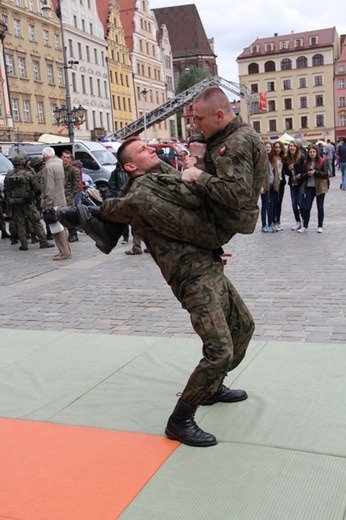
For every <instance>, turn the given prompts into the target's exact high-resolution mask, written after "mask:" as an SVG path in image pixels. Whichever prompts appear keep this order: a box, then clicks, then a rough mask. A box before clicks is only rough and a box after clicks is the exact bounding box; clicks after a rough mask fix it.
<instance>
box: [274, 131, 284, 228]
mask: <svg viewBox="0 0 346 520" xmlns="http://www.w3.org/2000/svg"><path fill="white" fill-rule="evenodd" d="M273 152H274V155H273V161H274V163H275V168H276V171H277V175H278V178H279V181H280V185H279V191H278V197H277V199H278V200H277V204H276V207H275V209H274V226H275V227H276V230H277V231H282V227H281V209H282V201H283V198H284V194H285V186H286V178H285V175H284V173H283V165H284V162H285V157H286V150H285V146H284V144H283V143H281V141H275V143H274V145H273Z"/></svg>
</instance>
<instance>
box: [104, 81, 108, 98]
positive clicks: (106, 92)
mask: <svg viewBox="0 0 346 520" xmlns="http://www.w3.org/2000/svg"><path fill="white" fill-rule="evenodd" d="M103 87H104V91H105V98H106V99H108V86H107V81H104V82H103Z"/></svg>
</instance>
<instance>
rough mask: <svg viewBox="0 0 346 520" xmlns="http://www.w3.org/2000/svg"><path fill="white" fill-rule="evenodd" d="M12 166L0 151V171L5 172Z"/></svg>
mask: <svg viewBox="0 0 346 520" xmlns="http://www.w3.org/2000/svg"><path fill="white" fill-rule="evenodd" d="M11 168H12V163H11V161H9V160H8V159H7V158H6V157H5V156H4V155H2V154H1V153H0V173H7V172H8V170H10V169H11Z"/></svg>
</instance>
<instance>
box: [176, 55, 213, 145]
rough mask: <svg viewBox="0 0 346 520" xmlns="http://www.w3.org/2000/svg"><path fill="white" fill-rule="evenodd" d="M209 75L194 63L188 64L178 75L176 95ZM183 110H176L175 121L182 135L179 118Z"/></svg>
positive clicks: (179, 133)
mask: <svg viewBox="0 0 346 520" xmlns="http://www.w3.org/2000/svg"><path fill="white" fill-rule="evenodd" d="M208 76H209V73H208V72H207V71H206V70H204V69H201V68H199V67H196V66H195V65H192V66H190V67H189V68H188V69H187V70H186V71H185V72H183V74H181V76H180V77H179V81H178V85H177V88H176V91H175V93H176V95H178V94H180V93H181V92H184V90H187V89H188V88H190V87H192V86H193V85H196V83H199V82H200V81H202V80H203V79H205V78H207V77H208ZM182 114H183V111H182V110H179V111H178V112H177V123H178V135H179V136H180V138H181V136H182V128H181V118H182Z"/></svg>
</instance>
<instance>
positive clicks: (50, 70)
mask: <svg viewBox="0 0 346 520" xmlns="http://www.w3.org/2000/svg"><path fill="white" fill-rule="evenodd" d="M47 78H48V83H49V84H50V85H51V84H52V83H54V81H53V80H54V77H53V65H51V64H50V63H47Z"/></svg>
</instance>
